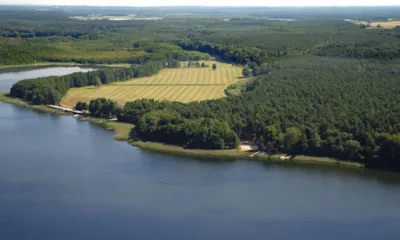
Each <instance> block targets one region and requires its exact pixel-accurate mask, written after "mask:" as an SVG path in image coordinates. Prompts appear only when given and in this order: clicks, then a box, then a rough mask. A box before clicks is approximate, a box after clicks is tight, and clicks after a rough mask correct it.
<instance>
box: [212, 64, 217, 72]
mask: <svg viewBox="0 0 400 240" xmlns="http://www.w3.org/2000/svg"><path fill="white" fill-rule="evenodd" d="M212 69H213V70H214V71H215V70H217V64H215V63H214V64H213V65H212Z"/></svg>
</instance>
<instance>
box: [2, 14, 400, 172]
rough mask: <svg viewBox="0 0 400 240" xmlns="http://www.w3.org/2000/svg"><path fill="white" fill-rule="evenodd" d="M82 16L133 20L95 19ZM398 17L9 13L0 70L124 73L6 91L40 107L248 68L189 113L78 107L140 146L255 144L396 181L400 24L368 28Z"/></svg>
mask: <svg viewBox="0 0 400 240" xmlns="http://www.w3.org/2000/svg"><path fill="white" fill-rule="evenodd" d="M89 8H90V11H88V10H89ZM87 12H90V13H91V14H95V15H101V16H105V15H106V14H108V15H110V16H128V15H129V16H132V15H135V17H136V18H137V19H134V18H133V19H127V20H124V21H112V20H109V19H107V18H101V19H91V18H90V15H88V14H87ZM75 16H86V17H88V18H85V20H82V19H77V18H76V17H75ZM144 18H147V19H144ZM345 19H354V20H357V21H362V23H360V24H358V23H357V22H355V21H345ZM395 19H400V7H374V8H372V7H371V8H368V7H354V8H353V7H351V8H350V7H349V8H330V7H324V8H303V9H302V10H301V11H298V9H296V8H195V7H186V8H183V7H182V8H180V7H169V8H165V9H159V8H119V7H113V8H102V7H60V8H50V7H49V9H48V10H46V11H38V10H37V9H35V8H34V7H32V6H31V7H29V6H26V7H22V8H21V7H19V8H15V7H13V6H4V7H2V8H1V10H0V21H1V25H0V66H15V65H19V64H34V63H40V62H54V63H60V62H65V63H71V62H73V63H79V64H117V63H118V64H121V63H124V64H129V65H130V67H113V66H112V65H111V66H107V67H100V68H99V69H97V70H96V71H91V72H86V73H73V74H70V75H66V76H59V77H56V76H54V77H45V78H37V79H27V80H22V81H20V82H17V83H15V84H14V85H13V86H12V88H11V89H10V93H9V95H10V96H11V97H15V98H20V99H24V100H27V101H29V102H31V103H33V104H37V105H42V104H43V105H47V104H60V102H61V101H62V99H63V97H65V96H66V94H67V92H68V90H70V89H73V88H82V87H85V86H93V87H100V86H102V85H112V84H116V83H117V82H125V81H128V80H136V79H141V78H142V77H146V76H152V75H154V74H157V73H160V71H164V70H166V69H178V68H179V69H180V68H185V69H189V68H206V69H207V71H209V72H210V74H211V73H216V74H217V73H218V71H220V72H222V69H220V68H218V64H212V65H211V66H207V65H206V64H201V63H200V62H201V61H205V60H210V59H216V60H217V61H219V62H224V63H227V64H231V65H234V66H240V67H241V68H243V71H242V75H243V76H242V78H243V79H244V80H243V81H244V82H243V83H244V84H236V85H235V84H232V85H229V86H228V85H227V90H226V91H225V94H226V97H222V98H218V99H210V100H205V101H198V102H197V101H196V102H188V103H184V102H177V101H167V100H154V99H151V97H149V98H148V99H139V100H135V101H127V102H124V103H123V104H120V103H119V102H118V101H116V100H115V99H114V100H113V99H108V98H107V97H104V98H95V99H89V100H87V101H79V102H77V104H76V106H75V107H76V109H77V110H86V111H88V112H89V113H90V115H92V116H93V117H99V118H117V120H118V121H121V122H126V123H132V124H134V125H135V132H136V133H137V137H139V138H140V139H141V140H143V141H153V142H160V143H165V144H171V145H178V146H182V147H184V148H188V149H234V148H237V147H238V145H239V144H240V141H250V142H253V143H255V144H257V145H258V147H259V148H260V149H261V150H262V151H264V152H267V153H287V154H290V155H308V156H328V157H334V158H337V159H340V160H346V161H352V162H357V163H362V164H365V166H367V167H370V168H376V169H385V170H392V171H400V26H394V27H393V28H389V27H385V26H386V25H382V26H380V25H379V26H378V25H377V27H374V26H375V25H376V24H375V25H374V24H373V23H374V22H390V21H394V20H395ZM368 24H370V25H368ZM221 74H222V73H221ZM188 81H189V80H188ZM185 86H186V85H185ZM189 87H190V86H189ZM196 87H204V86H201V85H200V84H197V85H196ZM209 87H210V86H209ZM229 89H235V90H237V91H228V90H229ZM232 92H234V93H232ZM154 98H155V97H154Z"/></svg>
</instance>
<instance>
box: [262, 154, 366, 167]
mask: <svg viewBox="0 0 400 240" xmlns="http://www.w3.org/2000/svg"><path fill="white" fill-rule="evenodd" d="M281 156H283V154H273V155H268V154H259V155H257V156H256V157H255V158H256V159H258V160H260V161H273V162H281V163H297V164H324V165H337V166H343V167H353V168H365V166H364V164H361V163H357V162H349V161H341V160H337V159H334V158H329V157H313V156H303V155H300V156H295V157H294V158H292V159H291V160H282V159H280V157H281Z"/></svg>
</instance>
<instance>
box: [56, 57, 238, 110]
mask: <svg viewBox="0 0 400 240" xmlns="http://www.w3.org/2000/svg"><path fill="white" fill-rule="evenodd" d="M207 64H208V65H210V66H211V65H212V62H208V63H207ZM241 72H242V68H240V67H237V66H232V65H230V64H224V63H217V70H216V71H213V70H212V69H211V68H204V69H202V68H180V69H164V70H162V71H161V72H160V73H158V74H156V75H154V76H150V77H143V78H138V79H132V80H129V81H124V82H117V83H113V84H110V85H103V86H101V87H94V86H88V87H82V88H73V89H70V90H69V91H68V93H67V95H66V96H65V97H64V98H63V99H62V101H61V105H62V106H66V107H73V106H75V104H76V102H78V101H90V100H91V99H94V98H100V97H104V98H108V99H112V100H114V101H117V102H118V103H119V104H124V103H126V102H127V101H133V100H137V99H145V98H147V99H156V100H168V101H179V102H192V101H203V100H208V99H216V98H221V97H225V96H226V95H225V93H224V90H225V89H226V88H227V86H229V85H230V84H234V83H237V82H239V81H245V80H242V79H241Z"/></svg>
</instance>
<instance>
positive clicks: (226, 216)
mask: <svg viewBox="0 0 400 240" xmlns="http://www.w3.org/2000/svg"><path fill="white" fill-rule="evenodd" d="M81 70H82V69H79V68H76V67H75V68H48V69H40V70H29V71H23V72H14V73H1V74H0V92H2V91H7V90H9V88H10V87H11V85H12V84H13V83H14V82H15V81H18V80H20V79H26V78H32V77H39V76H49V75H55V74H57V75H62V74H68V73H71V72H76V71H81ZM86 71H87V69H86ZM112 135H113V134H112V132H110V131H107V130H104V129H102V128H100V127H98V126H96V125H91V124H89V123H87V122H81V121H79V120H77V119H75V118H73V117H71V116H54V115H51V114H46V113H38V112H34V111H32V110H30V109H26V108H20V107H17V106H13V105H10V104H5V103H2V102H0V239H5V240H6V239H7V240H12V239H40V240H44V239H49V240H50V239H52V240H53V239H57V240H60V239H85V240H86V239H150V240H153V239H154V240H156V239H157V240H158V239H171V240H172V239H173V240H176V239H191V240H194V239H207V240H210V239H397V238H398V237H399V235H400V228H399V226H400V177H399V175H398V174H394V173H386V172H378V171H371V170H360V169H347V168H338V167H329V166H317V165H275V164H261V163H257V162H251V161H245V160H243V161H219V160H218V159H215V160H208V161H204V160H199V159H195V158H185V157H175V156H167V155H163V154H155V153H151V152H147V151H142V150H140V149H138V148H135V147H132V146H130V145H129V144H127V143H125V142H117V141H115V140H113V138H112Z"/></svg>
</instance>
